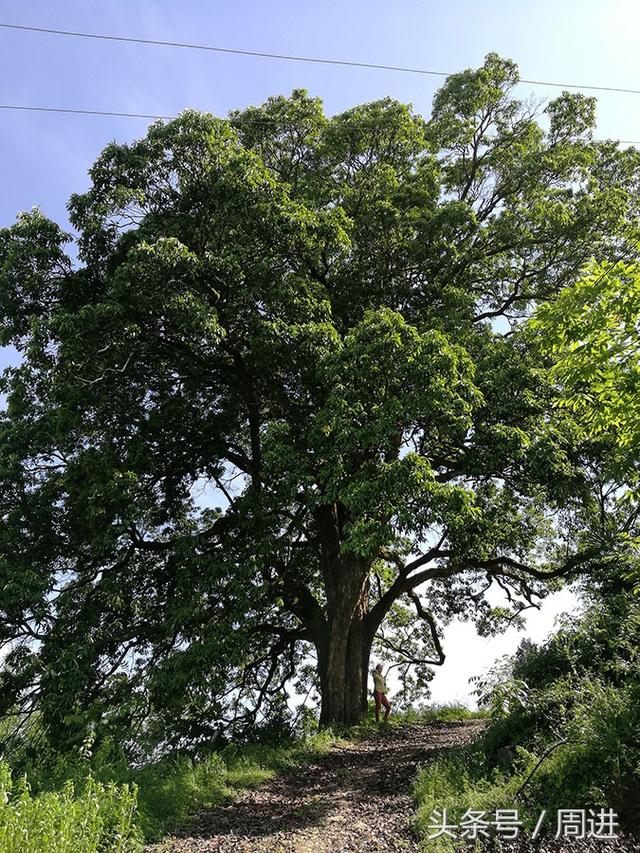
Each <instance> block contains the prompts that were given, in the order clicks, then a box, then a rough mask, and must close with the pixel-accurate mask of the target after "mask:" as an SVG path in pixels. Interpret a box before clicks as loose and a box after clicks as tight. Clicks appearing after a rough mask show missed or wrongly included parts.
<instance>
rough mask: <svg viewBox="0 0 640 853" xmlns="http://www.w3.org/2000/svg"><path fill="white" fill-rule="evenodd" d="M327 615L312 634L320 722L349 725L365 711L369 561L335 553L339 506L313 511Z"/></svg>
mask: <svg viewBox="0 0 640 853" xmlns="http://www.w3.org/2000/svg"><path fill="white" fill-rule="evenodd" d="M317 520H318V530H319V534H320V541H321V543H322V574H323V580H324V584H325V592H326V600H327V604H326V608H327V613H326V615H327V619H326V626H325V630H324V631H323V634H322V636H320V637H316V649H317V652H318V667H319V672H320V688H321V694H322V705H321V711H320V724H321V725H323V726H327V725H331V724H333V723H344V724H347V725H353V724H355V723H358V722H360V721H361V720H362V718H363V717H364V715H365V713H366V710H367V679H368V669H369V656H370V654H371V644H372V642H373V634H372V633H371V631H370V629H369V627H368V623H367V619H366V617H367V614H368V607H369V569H370V561H368V560H365V559H362V558H360V557H356V556H351V555H350V556H345V555H343V554H341V552H340V538H341V537H340V532H341V531H340V528H341V523H342V520H341V517H340V509H339V507H336V506H335V505H333V506H325V507H322V508H321V509H320V510H319V511H318V514H317Z"/></svg>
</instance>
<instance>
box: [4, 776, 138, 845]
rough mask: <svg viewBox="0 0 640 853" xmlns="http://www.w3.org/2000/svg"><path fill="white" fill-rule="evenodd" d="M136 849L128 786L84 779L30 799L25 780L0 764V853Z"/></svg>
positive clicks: (134, 813)
mask: <svg viewBox="0 0 640 853" xmlns="http://www.w3.org/2000/svg"><path fill="white" fill-rule="evenodd" d="M141 847H142V836H141V833H140V830H139V828H138V826H137V807H136V790H135V787H134V786H129V785H116V784H114V783H107V784H103V783H100V782H98V781H96V780H95V779H94V778H93V777H92V776H88V777H87V778H86V780H85V781H84V783H83V784H82V785H81V786H79V787H78V786H76V785H74V783H73V782H72V781H71V780H68V781H67V782H66V783H65V784H64V785H63V787H62V788H61V790H59V791H48V792H43V793H41V794H40V795H38V796H33V795H32V793H31V790H30V787H29V784H28V782H27V781H26V777H24V776H23V777H21V778H19V779H17V780H14V779H13V778H12V776H11V772H10V770H9V768H8V766H7V765H6V764H4V763H1V764H0V850H1V851H2V853H103V851H109V853H133V851H137V850H140V849H141Z"/></svg>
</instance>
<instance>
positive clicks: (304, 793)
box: [147, 720, 485, 853]
mask: <svg viewBox="0 0 640 853" xmlns="http://www.w3.org/2000/svg"><path fill="white" fill-rule="evenodd" d="M484 725H485V722H484V721H483V720H468V721H464V722H460V723H431V724H427V723H416V724H412V725H406V726H402V727H397V728H396V727H395V726H394V727H392V726H389V727H388V728H382V729H381V730H380V731H379V732H378V733H376V734H374V735H373V736H372V737H371V738H368V739H367V740H364V741H361V742H359V743H354V744H351V745H349V746H347V747H334V748H333V749H332V750H331V751H330V753H329V754H328V755H327V756H325V757H323V758H322V759H319V760H318V761H317V762H316V763H314V764H311V765H306V766H304V767H298V768H295V769H293V770H290V771H288V772H287V773H284V774H283V775H281V776H278V777H275V778H274V779H272V780H270V781H269V782H267V783H266V784H265V785H262V786H261V787H260V788H257V789H254V790H249V791H244V792H243V793H242V794H240V795H239V796H238V797H237V798H236V799H235V800H234V801H233V802H232V803H229V804H227V805H224V806H219V807H217V808H211V809H203V810H201V811H200V812H198V813H197V814H196V815H194V817H193V819H192V820H191V821H190V822H189V824H188V826H186V827H184V828H183V829H182V830H181V831H179V832H176V833H175V834H174V835H173V836H171V837H169V838H167V839H165V840H164V841H163V842H161V844H158V845H155V846H153V847H148V848H147V851H148V853H151V851H154V853H160V851H162V853H210V851H220V853H239V851H242V853H328V851H332V853H333V851H335V853H342V851H344V853H347V851H365V850H367V851H388V852H389V851H414V853H415V851H419V849H420V848H419V846H418V843H417V840H416V838H415V837H414V836H413V835H412V833H411V829H410V820H411V818H412V816H413V814H414V810H415V804H414V801H413V798H412V797H411V794H410V785H411V782H412V780H413V778H414V777H415V774H416V771H417V769H418V765H419V764H421V763H424V762H426V761H428V760H429V759H430V758H431V757H433V756H434V754H436V753H438V752H441V751H442V750H443V749H451V748H455V747H459V746H460V745H462V744H463V743H467V742H468V741H469V740H472V739H473V738H475V737H476V736H477V735H478V734H479V733H480V731H481V730H482V728H483V727H484Z"/></svg>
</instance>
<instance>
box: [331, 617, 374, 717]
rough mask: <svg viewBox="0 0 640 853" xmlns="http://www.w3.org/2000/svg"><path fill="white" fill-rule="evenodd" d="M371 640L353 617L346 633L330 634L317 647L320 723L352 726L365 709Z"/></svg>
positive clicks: (360, 623) (364, 712) (359, 621)
mask: <svg viewBox="0 0 640 853" xmlns="http://www.w3.org/2000/svg"><path fill="white" fill-rule="evenodd" d="M370 654H371V639H370V638H369V637H367V636H366V635H365V632H364V630H363V625H362V622H361V620H355V621H354V622H353V623H352V625H351V627H350V630H349V631H348V634H347V635H346V636H344V635H342V636H338V634H337V632H334V633H330V634H329V637H328V642H326V644H325V647H324V649H323V650H321V649H320V648H319V649H318V662H319V669H320V688H321V694H322V705H321V710H320V725H321V726H329V725H332V724H334V723H342V724H345V725H355V724H356V723H359V722H360V721H361V720H362V719H363V717H364V716H365V714H366V711H367V682H368V675H369V656H370Z"/></svg>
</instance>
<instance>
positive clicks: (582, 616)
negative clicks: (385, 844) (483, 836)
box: [416, 566, 640, 851]
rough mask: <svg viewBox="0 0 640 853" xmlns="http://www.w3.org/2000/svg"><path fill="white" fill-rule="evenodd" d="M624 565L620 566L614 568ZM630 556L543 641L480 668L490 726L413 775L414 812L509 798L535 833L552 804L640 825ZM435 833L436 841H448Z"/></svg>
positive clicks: (639, 678) (638, 679) (639, 620)
mask: <svg viewBox="0 0 640 853" xmlns="http://www.w3.org/2000/svg"><path fill="white" fill-rule="evenodd" d="M620 568H622V574H620ZM627 568H628V567H627V566H623V567H619V566H618V567H616V568H615V570H612V567H611V566H610V567H609V569H608V571H607V572H606V573H604V574H605V575H606V579H605V578H603V579H602V581H601V582H600V583H598V584H597V585H595V587H591V588H590V589H589V590H584V591H583V596H584V599H583V601H584V609H583V611H582V612H581V613H578V614H572V615H570V614H566V615H565V616H564V617H563V619H562V625H561V626H560V628H559V629H558V630H557V631H556V632H555V633H553V634H552V635H551V636H550V637H549V639H548V640H547V641H545V642H544V643H542V644H540V645H539V646H536V645H535V644H534V643H532V642H531V641H530V640H523V641H522V642H521V644H520V647H519V648H518V650H517V652H516V653H515V654H514V655H512V656H511V657H507V658H505V659H504V660H503V661H502V662H501V663H500V664H499V665H498V666H496V667H495V668H494V669H493V670H491V671H490V672H489V673H488V674H486V675H484V676H483V677H481V678H479V679H477V681H476V684H477V687H476V690H477V694H478V697H479V700H480V702H481V704H482V705H484V706H485V707H487V708H488V709H490V711H491V719H490V725H489V727H488V729H487V730H486V732H485V734H484V736H483V738H482V739H481V741H479V742H478V743H476V744H474V745H472V746H471V747H469V748H466V749H465V750H463V751H462V752H461V753H459V754H457V755H454V756H450V757H448V758H446V759H443V760H440V761H438V762H436V763H435V764H434V765H433V766H432V767H429V768H426V769H425V770H423V771H422V773H421V774H420V776H419V778H418V780H417V783H416V794H417V797H418V800H419V802H420V804H421V807H420V813H419V823H420V826H421V828H422V830H423V832H424V833H425V835H429V834H432V833H433V830H431V829H429V826H430V825H431V822H432V820H431V819H432V813H433V811H434V809H435V810H437V809H440V810H441V809H442V808H443V806H444V807H446V808H448V811H449V814H450V815H451V816H452V818H453V816H454V815H455V816H458V817H459V816H460V815H462V814H463V813H464V812H465V810H466V809H468V808H475V809H483V810H485V811H486V812H487V813H488V814H491V813H492V811H495V809H496V808H507V809H517V810H518V811H519V815H520V817H521V819H522V820H523V823H524V832H525V834H526V833H529V834H530V833H531V831H532V830H533V827H534V825H535V823H536V821H537V819H538V817H539V815H540V814H541V813H542V811H543V810H544V809H546V813H547V814H548V815H550V816H551V818H550V820H548V821H547V825H546V826H545V827H544V832H545V833H551V836H553V833H554V832H555V829H556V826H555V823H554V821H555V816H556V814H557V810H558V809H567V808H575V809H586V810H587V814H589V812H588V809H593V810H594V811H595V812H597V810H598V809H605V810H608V809H613V810H614V812H615V813H616V815H617V818H618V821H619V827H618V830H617V831H623V832H624V831H626V832H636V833H637V832H638V830H640V824H639V823H638V817H639V816H638V808H637V803H638V796H639V795H640V738H639V736H638V732H639V731H640V652H639V650H640V599H639V598H638V597H637V596H635V595H633V594H632V592H631V585H630V581H629V580H628V579H627V574H628V573H627ZM455 843H456V842H454V840H453V839H449V840H448V841H447V840H442V839H440V840H439V842H438V845H437V846H436V848H435V849H441V850H443V851H444V850H449V849H454V848H455Z"/></svg>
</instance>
